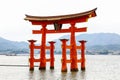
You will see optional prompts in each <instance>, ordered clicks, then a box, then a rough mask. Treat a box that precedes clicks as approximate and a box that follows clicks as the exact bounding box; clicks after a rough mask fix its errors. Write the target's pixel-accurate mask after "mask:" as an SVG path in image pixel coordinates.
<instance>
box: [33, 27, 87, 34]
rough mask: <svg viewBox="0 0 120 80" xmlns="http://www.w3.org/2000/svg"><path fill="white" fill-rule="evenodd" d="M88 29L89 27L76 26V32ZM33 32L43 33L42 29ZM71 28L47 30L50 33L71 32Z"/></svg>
mask: <svg viewBox="0 0 120 80" xmlns="http://www.w3.org/2000/svg"><path fill="white" fill-rule="evenodd" d="M86 31H87V27H83V28H75V32H86ZM32 32H33V34H42V31H41V30H33V31H32ZM70 32H71V29H62V30H57V31H56V30H46V33H48V34H50V33H70Z"/></svg>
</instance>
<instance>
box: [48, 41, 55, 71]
mask: <svg viewBox="0 0 120 80" xmlns="http://www.w3.org/2000/svg"><path fill="white" fill-rule="evenodd" d="M49 43H50V69H54V43H55V42H53V41H51V42H49Z"/></svg>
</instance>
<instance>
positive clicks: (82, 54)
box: [79, 40, 86, 71]
mask: <svg viewBox="0 0 120 80" xmlns="http://www.w3.org/2000/svg"><path fill="white" fill-rule="evenodd" d="M79 42H80V43H81V70H82V71H84V70H85V43H86V41H85V40H82V41H79Z"/></svg>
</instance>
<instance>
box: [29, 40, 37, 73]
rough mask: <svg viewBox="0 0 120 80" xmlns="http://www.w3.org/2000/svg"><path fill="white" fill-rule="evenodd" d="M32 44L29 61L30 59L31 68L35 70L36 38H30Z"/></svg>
mask: <svg viewBox="0 0 120 80" xmlns="http://www.w3.org/2000/svg"><path fill="white" fill-rule="evenodd" d="M28 41H29V43H30V45H29V47H30V58H29V61H30V70H31V71H32V70H34V42H36V40H28Z"/></svg>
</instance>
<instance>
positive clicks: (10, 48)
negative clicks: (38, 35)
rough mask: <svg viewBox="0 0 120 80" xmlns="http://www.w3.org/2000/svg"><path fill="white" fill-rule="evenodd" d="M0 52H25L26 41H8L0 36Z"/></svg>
mask: <svg viewBox="0 0 120 80" xmlns="http://www.w3.org/2000/svg"><path fill="white" fill-rule="evenodd" d="M0 52H1V53H2V52H4V53H22V52H23V53H27V52H28V43H27V42H23V41H21V42H17V41H10V40H6V39H4V38H1V37H0Z"/></svg>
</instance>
